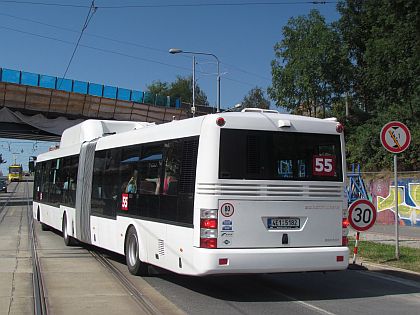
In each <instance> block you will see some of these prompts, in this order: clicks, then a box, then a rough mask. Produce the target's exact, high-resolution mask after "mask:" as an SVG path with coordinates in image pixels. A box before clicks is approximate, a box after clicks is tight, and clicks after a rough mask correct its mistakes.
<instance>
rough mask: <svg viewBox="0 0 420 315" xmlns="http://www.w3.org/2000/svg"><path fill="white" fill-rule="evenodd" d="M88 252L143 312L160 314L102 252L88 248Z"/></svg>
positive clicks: (154, 314)
mask: <svg viewBox="0 0 420 315" xmlns="http://www.w3.org/2000/svg"><path fill="white" fill-rule="evenodd" d="M89 253H90V254H91V255H92V256H93V257H94V258H95V259H96V260H97V261H98V262H99V263H100V264H101V265H102V266H104V268H105V269H106V270H108V271H109V272H110V273H111V274H112V275H113V276H114V277H115V278H116V279H117V280H118V282H119V283H120V284H121V285H122V286H123V288H124V289H125V290H127V291H128V293H129V294H130V296H131V297H132V298H133V299H134V301H135V302H136V303H137V305H138V306H139V307H140V309H141V310H142V311H143V312H144V314H149V315H162V314H163V313H161V312H160V311H159V310H158V309H157V308H156V306H154V305H153V303H152V302H150V301H149V300H148V299H147V297H146V296H145V295H144V294H143V293H142V292H141V291H140V290H139V289H138V288H137V287H136V286H135V285H134V284H133V283H132V282H131V281H130V279H129V278H128V277H127V276H125V275H124V274H123V273H122V272H121V271H120V270H119V269H118V268H116V267H115V266H114V265H113V264H112V262H110V261H109V259H107V258H106V257H105V256H104V255H103V254H101V253H99V252H96V251H93V250H89Z"/></svg>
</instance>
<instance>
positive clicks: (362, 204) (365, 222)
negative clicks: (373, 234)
mask: <svg viewBox="0 0 420 315" xmlns="http://www.w3.org/2000/svg"><path fill="white" fill-rule="evenodd" d="M348 220H349V223H350V226H351V227H352V228H353V229H355V230H356V231H357V233H356V242H355V243H354V249H353V264H355V263H356V258H357V252H358V248H359V239H360V232H361V231H367V230H369V229H370V228H371V227H372V226H373V225H374V224H375V222H376V208H375V205H374V204H373V203H372V202H370V201H369V200H366V199H359V200H356V201H354V202H353V203H352V204H351V205H350V207H349V215H348Z"/></svg>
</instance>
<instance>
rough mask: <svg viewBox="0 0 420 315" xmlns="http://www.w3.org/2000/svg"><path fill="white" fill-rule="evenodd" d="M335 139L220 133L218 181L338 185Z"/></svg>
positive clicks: (340, 177) (338, 148)
mask: <svg viewBox="0 0 420 315" xmlns="http://www.w3.org/2000/svg"><path fill="white" fill-rule="evenodd" d="M341 165H342V158H341V144H340V136H339V135H328V134H314V133H292V132H274V131H256V130H238V129H222V130H221V135H220V155H219V178H220V179H255V180H299V181H301V180H306V181H309V180H314V181H342V180H343V174H342V166H341Z"/></svg>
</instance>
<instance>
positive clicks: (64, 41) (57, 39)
mask: <svg viewBox="0 0 420 315" xmlns="http://www.w3.org/2000/svg"><path fill="white" fill-rule="evenodd" d="M0 28H2V29H6V30H9V31H14V32H17V33H22V34H26V35H31V36H36V37H39V38H44V39H48V40H53V41H57V42H61V43H65V44H70V45H74V44H75V43H74V42H71V41H67V40H64V39H60V38H56V37H50V36H45V35H41V34H36V33H32V32H27V31H22V30H18V29H15V28H11V27H7V26H2V25H0ZM79 46H80V47H84V48H88V49H92V50H96V51H101V52H105V53H110V54H115V55H119V56H123V57H128V58H132V59H137V60H142V61H146V62H151V63H156V64H160V65H164V66H168V67H172V68H177V69H181V70H190V69H189V68H185V67H180V66H175V65H172V64H169V63H165V62H161V61H157V60H153V59H148V58H142V57H138V56H133V55H129V54H126V53H122V52H118V51H114V50H110V49H104V48H98V47H93V46H89V45H86V44H79Z"/></svg>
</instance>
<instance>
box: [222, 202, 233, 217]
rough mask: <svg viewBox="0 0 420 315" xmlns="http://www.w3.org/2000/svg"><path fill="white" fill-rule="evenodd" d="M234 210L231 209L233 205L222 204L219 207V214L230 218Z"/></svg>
mask: <svg viewBox="0 0 420 315" xmlns="http://www.w3.org/2000/svg"><path fill="white" fill-rule="evenodd" d="M234 211H235V209H234V208H233V205H232V204H231V203H228V202H226V203H224V204H222V206H221V207H220V212H221V213H222V215H223V216H224V217H231V216H232V214H233V212H234Z"/></svg>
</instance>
